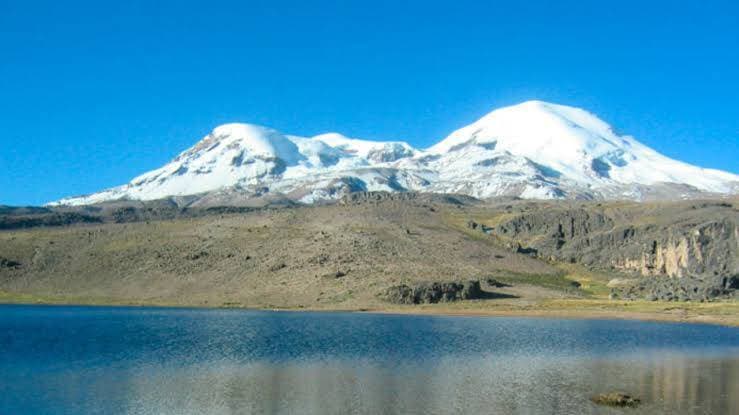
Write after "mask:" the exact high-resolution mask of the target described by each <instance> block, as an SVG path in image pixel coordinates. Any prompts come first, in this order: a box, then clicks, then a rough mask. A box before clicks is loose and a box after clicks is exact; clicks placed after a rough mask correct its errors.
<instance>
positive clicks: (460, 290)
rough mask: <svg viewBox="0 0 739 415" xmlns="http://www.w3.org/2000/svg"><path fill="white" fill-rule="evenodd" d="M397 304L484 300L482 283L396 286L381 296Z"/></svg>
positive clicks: (424, 283)
mask: <svg viewBox="0 0 739 415" xmlns="http://www.w3.org/2000/svg"><path fill="white" fill-rule="evenodd" d="M381 296H382V297H383V298H385V299H386V300H387V301H389V302H391V303H395V304H432V303H441V302H450V301H459V300H472V299H477V298H483V291H482V289H481V288H480V281H464V282H422V283H416V284H412V285H406V284H402V285H396V286H393V287H390V288H388V289H387V290H385V292H384V293H382V295H381Z"/></svg>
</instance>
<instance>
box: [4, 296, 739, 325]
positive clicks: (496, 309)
mask: <svg viewBox="0 0 739 415" xmlns="http://www.w3.org/2000/svg"><path fill="white" fill-rule="evenodd" d="M77 300H78V299H77ZM0 305H26V306H51V307H53V306H72V307H74V306H78V307H131V308H163V309H164V308H172V309H203V310H206V309H212V310H245V311H281V312H324V313H331V312H334V313H360V314H378V315H379V314H386V315H409V316H413V315H415V316H446V317H510V318H545V319H568V320H624V321H628V320H631V321H651V322H662V323H668V322H669V323H682V324H712V325H720V326H724V327H734V328H739V302H737V301H730V302H715V303H664V302H649V303H646V305H649V306H652V307H653V308H654V309H653V310H639V308H640V306H644V305H645V303H643V302H616V303H607V302H605V301H599V300H570V301H568V302H567V304H566V307H561V306H560V307H556V303H555V306H552V304H548V303H542V304H535V305H528V306H526V307H525V308H522V307H520V306H519V307H516V306H513V305H510V304H481V303H476V302H460V303H445V304H423V305H414V306H397V305H388V306H386V307H382V306H380V307H378V306H377V305H375V304H373V305H372V306H367V307H361V306H356V307H330V306H318V307H316V306H292V307H290V306H288V307H265V306H253V307H250V306H246V305H243V304H222V305H210V304H182V303H167V302H154V301H149V302H147V301H104V300H103V301H95V300H92V299H91V300H88V301H85V300H81V301H74V300H71V299H70V300H66V299H61V298H58V299H44V300H40V299H33V300H32V299H28V298H27V299H25V301H24V299H17V300H13V299H7V298H1V297H0ZM481 305H482V307H481ZM594 305H595V306H597V307H600V308H593V306H594ZM486 306H488V307H486ZM491 306H492V307H491ZM609 306H610V307H609ZM606 307H609V308H606ZM655 307H656V308H655ZM659 307H663V309H661V310H659V309H658V308H659ZM625 308H634V309H636V310H627V309H625ZM713 309H718V310H719V312H718V313H716V312H712V311H714V310H713ZM727 309H728V311H727Z"/></svg>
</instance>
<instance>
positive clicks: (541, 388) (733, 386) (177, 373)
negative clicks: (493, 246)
mask: <svg viewBox="0 0 739 415" xmlns="http://www.w3.org/2000/svg"><path fill="white" fill-rule="evenodd" d="M0 375H1V376H0V414H80V413H101V414H103V413H105V414H107V413H137V414H139V413H140V414H148V413H151V414H155V413H156V414H160V413H171V414H186V413H193V414H195V413H219V414H220V413H223V414H230V413H316V414H324V413H337V414H343V413H439V414H442V413H479V412H481V411H482V412H484V413H502V414H505V413H573V411H574V413H619V412H613V411H615V410H612V409H608V408H600V407H597V406H595V405H594V404H592V403H590V401H589V399H588V398H589V397H590V396H591V395H593V394H595V393H600V392H609V391H611V390H623V391H626V392H629V393H632V394H635V395H639V396H640V397H641V398H642V399H643V400H644V405H642V407H641V408H640V409H637V410H635V411H632V413H739V398H737V391H738V390H739V384H737V382H739V330H738V329H736V328H727V327H720V326H712V325H697V324H696V325H693V324H674V323H652V322H636V321H603V320H556V319H532V318H494V317H434V316H396V315H375V314H351V313H313V312H311V313H302V312H301V313H297V312H265V311H244V310H205V309H167V308H127V307H66V306H65V307H56V306H0Z"/></svg>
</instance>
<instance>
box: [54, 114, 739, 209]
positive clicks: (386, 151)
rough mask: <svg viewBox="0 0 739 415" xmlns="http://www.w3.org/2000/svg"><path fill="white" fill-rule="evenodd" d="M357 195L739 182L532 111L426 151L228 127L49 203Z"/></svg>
mask: <svg viewBox="0 0 739 415" xmlns="http://www.w3.org/2000/svg"><path fill="white" fill-rule="evenodd" d="M358 190H362V191H366V190H383V191H421V192H440V193H463V194H468V195H471V196H474V197H479V198H487V197H493V196H520V197H526V198H550V199H551V198H586V199H592V198H609V199H637V200H643V199H650V198H651V199H654V198H662V199H664V198H672V199H674V198H688V197H699V196H706V195H707V193H711V194H717V193H718V194H736V193H737V192H739V176H737V175H735V174H732V173H728V172H722V171H718V170H711V169H703V168H699V167H695V166H691V165H688V164H686V163H683V162H680V161H677V160H673V159H670V158H668V157H665V156H663V155H661V154H659V153H658V152H656V151H654V150H653V149H651V148H649V147H647V146H645V145H643V144H641V143H639V142H638V141H636V140H635V139H634V138H632V137H629V136H620V135H618V134H616V133H615V132H614V131H613V129H612V128H611V126H610V125H608V123H606V122H605V121H603V120H601V119H600V118H598V117H597V116H595V115H593V114H591V113H589V112H587V111H585V110H582V109H579V108H574V107H568V106H565V105H557V104H551V103H546V102H542V101H528V102H524V103H522V104H518V105H514V106H510V107H505V108H501V109H498V110H495V111H493V112H491V113H489V114H487V115H485V116H484V117H482V118H480V119H479V120H477V121H476V122H474V123H472V124H470V125H468V126H466V127H463V128H461V129H459V130H457V131H454V132H453V133H451V134H450V135H449V136H448V137H446V138H445V139H443V140H442V141H440V142H439V143H438V144H436V145H434V146H432V147H431V148H429V149H427V150H425V151H424V150H418V149H415V148H413V147H411V146H410V145H409V144H407V143H405V142H402V141H371V140H361V139H356V138H349V137H346V136H344V135H341V134H338V133H327V134H321V135H317V136H314V137H300V136H295V135H285V134H283V133H281V132H279V131H277V130H274V129H271V128H267V127H261V126H257V125H252V124H238V123H234V124H225V125H221V126H219V127H217V128H215V129H214V130H213V131H212V132H211V133H210V134H208V135H207V136H205V137H204V138H203V139H202V140H200V141H199V142H197V143H196V144H195V145H194V146H193V147H191V148H190V149H188V150H186V151H184V152H183V153H181V154H180V155H179V156H177V157H176V158H175V159H174V160H172V161H171V162H170V163H168V164H166V165H164V166H162V167H161V168H159V169H156V170H153V171H151V172H148V173H145V174H143V175H141V176H139V177H137V178H135V179H133V180H132V181H131V182H130V183H129V184H126V185H123V186H119V187H116V188H112V189H108V190H104V191H102V192H99V193H95V194H92V195H88V196H82V197H74V198H68V199H63V200H61V201H59V202H55V203H56V204H90V203H98V202H103V201H111V200H120V199H134V200H151V199H159V198H164V197H170V196H185V195H197V194H203V193H209V192H232V193H233V192H237V193H238V192H240V193H243V194H246V195H249V194H260V195H261V194H264V193H265V192H267V193H271V194H275V195H282V196H286V197H289V198H291V199H294V200H299V201H303V202H314V201H318V200H326V199H335V198H338V197H341V196H343V194H345V193H346V192H351V191H358Z"/></svg>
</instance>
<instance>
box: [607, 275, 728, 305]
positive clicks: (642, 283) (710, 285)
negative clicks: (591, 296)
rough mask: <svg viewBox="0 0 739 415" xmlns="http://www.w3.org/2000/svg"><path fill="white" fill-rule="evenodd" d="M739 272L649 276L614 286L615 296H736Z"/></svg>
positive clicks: (653, 298) (693, 298)
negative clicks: (702, 276)
mask: <svg viewBox="0 0 739 415" xmlns="http://www.w3.org/2000/svg"><path fill="white" fill-rule="evenodd" d="M737 287H739V275H734V276H731V277H717V276H714V277H707V278H695V277H682V278H670V277H646V278H640V279H638V280H637V281H636V282H635V283H633V284H629V285H626V286H622V287H614V288H612V289H611V295H610V297H611V298H612V299H622V300H636V299H647V300H651V301H657V300H660V301H710V300H712V299H715V298H721V297H724V298H727V297H732V296H735V295H736V293H737Z"/></svg>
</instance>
